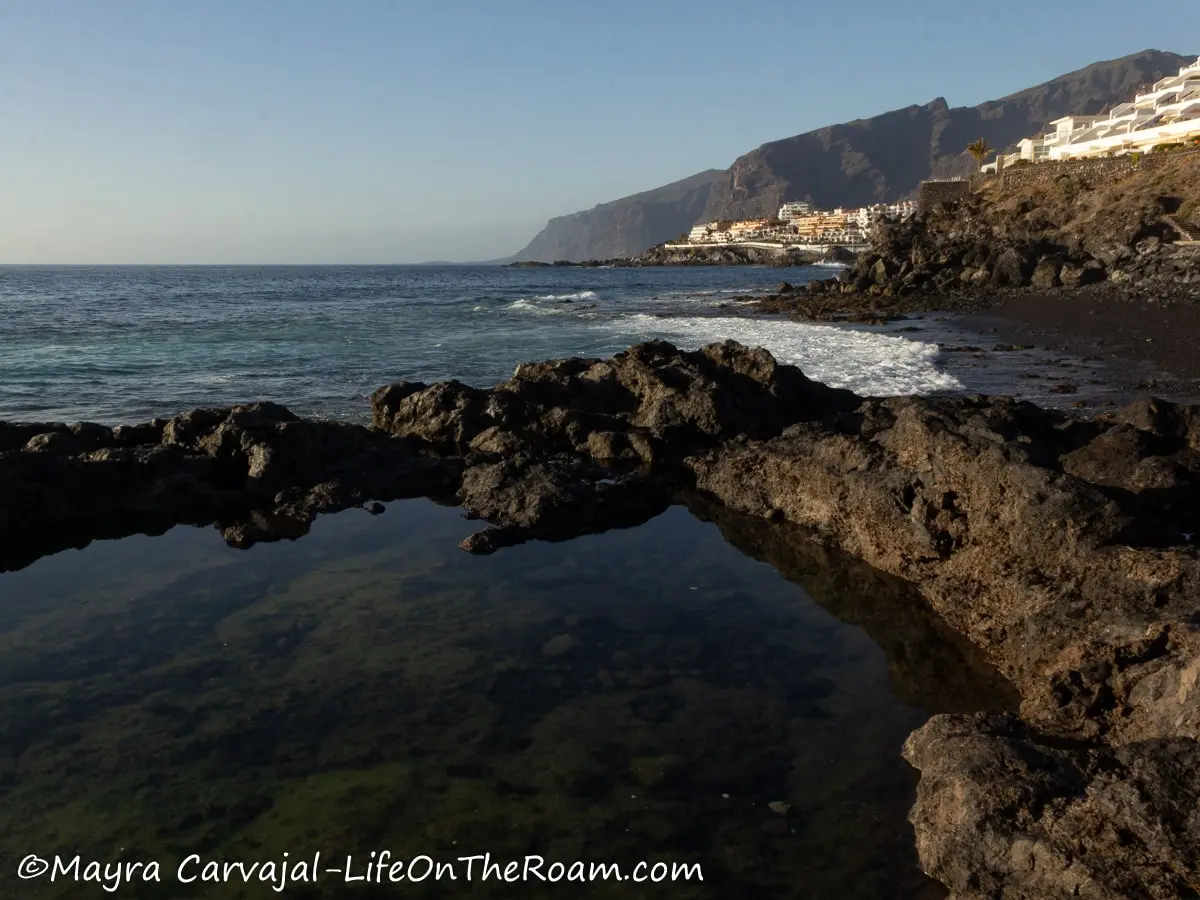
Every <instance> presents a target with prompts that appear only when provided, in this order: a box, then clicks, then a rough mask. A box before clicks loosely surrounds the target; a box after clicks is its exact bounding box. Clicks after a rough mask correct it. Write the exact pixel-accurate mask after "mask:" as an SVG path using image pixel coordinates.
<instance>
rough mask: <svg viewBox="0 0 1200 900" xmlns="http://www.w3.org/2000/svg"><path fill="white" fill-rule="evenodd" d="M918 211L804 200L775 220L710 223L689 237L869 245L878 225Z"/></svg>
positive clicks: (905, 206)
mask: <svg viewBox="0 0 1200 900" xmlns="http://www.w3.org/2000/svg"><path fill="white" fill-rule="evenodd" d="M916 211H917V204H916V202H915V201H909V200H906V201H903V202H900V203H877V204H874V205H872V206H863V207H859V208H856V209H844V208H842V207H838V208H836V209H831V210H822V209H815V208H813V205H812V204H811V203H809V202H807V201H804V200H794V201H791V202H789V203H785V204H783V206H781V207H780V208H779V213H778V215H776V216H774V217H773V218H762V219H743V220H741V221H722V222H708V223H706V224H702V225H697V226H695V227H694V228H693V229H692V230H691V232H690V233H689V234H688V243H691V244H736V243H741V242H747V241H777V242H782V243H787V244H792V245H796V244H800V245H803V244H813V245H830V244H835V245H850V246H857V245H861V244H866V243H868V242H869V235H870V230H871V228H872V226H874V225H875V224H876V223H878V222H887V221H901V220H903V219H906V218H908V217H909V216H911V215H912V214H913V213H915V212H916Z"/></svg>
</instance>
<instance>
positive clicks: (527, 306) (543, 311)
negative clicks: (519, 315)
mask: <svg viewBox="0 0 1200 900" xmlns="http://www.w3.org/2000/svg"><path fill="white" fill-rule="evenodd" d="M508 308H509V309H512V310H516V311H517V312H527V313H533V314H534V315H537V316H555V315H562V314H563V313H565V312H566V311H567V310H566V308H565V307H562V306H541V305H539V304H538V303H537V302H536V301H534V300H514V301H513V302H512V303H510V304H508Z"/></svg>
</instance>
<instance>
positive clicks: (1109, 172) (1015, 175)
mask: <svg viewBox="0 0 1200 900" xmlns="http://www.w3.org/2000/svg"><path fill="white" fill-rule="evenodd" d="M1180 158H1185V159H1192V158H1194V159H1195V160H1196V161H1197V162H1200V150H1180V151H1176V152H1174V153H1148V154H1146V155H1144V156H1141V157H1134V156H1133V155H1131V154H1127V155H1125V156H1113V157H1103V158H1100V159H1065V160H1061V161H1059V162H1041V163H1035V164H1033V165H1028V166H1017V167H1016V168H1008V169H1005V170H1004V171H1003V172H1001V173H1000V174H999V175H982V176H975V177H974V178H972V179H971V186H972V189H973V190H978V189H979V188H980V187H982V186H983V185H985V184H990V183H994V182H995V181H996V179H997V178H999V179H1002V183H1003V184H1005V185H1026V184H1047V183H1049V182H1052V181H1054V180H1055V179H1056V178H1059V177H1061V176H1063V175H1070V176H1071V177H1072V178H1074V179H1076V180H1077V181H1079V182H1080V183H1081V185H1082V186H1084V187H1089V188H1090V187H1096V186H1097V185H1099V184H1104V183H1106V182H1110V181H1117V180H1119V179H1121V178H1124V177H1125V176H1127V175H1132V174H1133V173H1134V172H1136V171H1139V170H1144V169H1157V168H1158V167H1159V166H1163V165H1166V164H1167V163H1169V162H1170V161H1171V160H1176V159H1180ZM934 183H935V184H936V182H934ZM924 186H925V185H924V184H922V185H921V187H922V188H924Z"/></svg>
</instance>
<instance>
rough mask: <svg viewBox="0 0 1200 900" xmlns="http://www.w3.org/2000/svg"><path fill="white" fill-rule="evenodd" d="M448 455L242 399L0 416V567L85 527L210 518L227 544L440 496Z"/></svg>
mask: <svg viewBox="0 0 1200 900" xmlns="http://www.w3.org/2000/svg"><path fill="white" fill-rule="evenodd" d="M460 468H461V463H460V462H459V461H458V460H454V459H433V458H430V457H427V456H423V455H421V453H420V452H419V448H418V447H417V446H416V445H415V444H413V443H412V442H409V441H404V440H402V439H398V438H391V437H389V436H387V435H385V434H382V433H377V432H371V431H369V430H368V429H366V428H363V427H361V426H357V425H348V424H343V423H339V422H313V421H307V420H303V419H300V418H299V417H297V416H295V415H293V414H292V413H291V412H289V411H288V410H287V409H285V408H283V407H282V406H278V405H276V404H273V403H255V404H250V405H247V406H235V407H232V408H230V409H196V410H192V411H191V412H188V413H184V414H183V415H179V416H175V417H173V418H170V419H155V420H154V421H152V422H147V423H145V424H142V425H132V426H117V427H116V428H109V427H107V426H104V425H97V424H90V423H80V424H75V425H64V424H61V423H35V424H12V423H0V543H2V544H3V548H4V549H3V552H2V553H0V571H3V570H5V569H10V568H20V567H21V566H23V565H26V564H28V563H29V562H30V561H32V560H33V559H36V558H38V557H40V556H43V555H45V554H47V553H52V552H56V551H58V550H62V549H65V548H68V547H74V546H83V545H85V544H87V543H88V542H89V541H91V540H94V539H97V538H106V537H119V536H123V535H126V534H132V533H138V532H142V533H148V534H157V533H161V532H163V531H166V530H167V529H168V528H171V527H172V526H174V525H177V524H205V525H206V524H209V523H213V522H216V523H217V524H218V526H219V527H221V528H222V529H223V531H224V532H225V536H226V539H227V540H228V541H229V542H230V543H231V544H233V545H235V546H248V545H249V544H251V543H254V542H255V541H258V540H270V539H274V538H280V537H296V536H298V535H301V534H303V533H305V532H306V531H307V529H308V526H309V523H310V522H311V521H312V519H313V518H314V517H315V516H316V514H317V513H318V512H323V511H331V510H338V509H345V508H348V507H351V506H356V505H358V504H360V503H363V502H364V501H367V500H372V499H374V500H388V499H397V498H400V497H413V496H448V495H452V494H453V490H454V487H455V485H456V484H457V478H458V473H459V470H460Z"/></svg>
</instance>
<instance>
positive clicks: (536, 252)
mask: <svg viewBox="0 0 1200 900" xmlns="http://www.w3.org/2000/svg"><path fill="white" fill-rule="evenodd" d="M1194 59H1195V56H1194V55H1193V56H1181V55H1179V54H1176V53H1168V52H1164V51H1160V50H1144V51H1142V52H1140V53H1135V54H1132V55H1130V56H1125V57H1122V58H1120V59H1115V60H1108V61H1105V62H1098V63H1093V64H1092V65H1090V66H1087V67H1085V68H1083V69H1079V70H1078V71H1075V72H1070V73H1068V74H1066V75H1062V76H1060V77H1058V78H1054V79H1051V80H1050V81H1047V82H1044V83H1042V84H1039V85H1036V86H1034V87H1031V88H1027V89H1025V90H1022V91H1018V92H1016V93H1013V94H1009V95H1008V96H1006V97H1001V98H1000V99H998V100H989V101H987V102H985V103H980V104H978V105H976V106H969V107H951V106H950V105H949V103H948V102H947V101H946V99H945V98H942V97H938V98H936V99H934V100H932V101H930V102H928V103H926V104H923V105H913V106H908V107H904V108H903V109H897V110H891V111H889V112H885V113H882V114H880V115H877V116H872V117H870V118H867V119H857V120H855V121H853V122H846V123H843V124H839V125H830V126H826V127H824V128H818V129H816V130H814V131H809V132H806V133H804V134H799V135H796V136H794V137H790V138H784V139H783V140H779V141H771V142H769V143H766V144H763V145H762V146H761V147H758V148H757V149H755V150H752V151H751V152H749V153H747V154H744V155H743V156H741V157H739V158H738V159H737V160H735V161H734V163H733V165H732V166H730V167H729V169H727V170H725V171H723V172H722V171H717V170H710V171H708V172H701V173H698V174H697V175H693V176H691V177H690V178H686V179H683V180H682V181H677V182H674V183H672V184H669V185H666V186H664V187H661V188H657V189H655V190H651V191H645V192H642V193H640V194H635V195H633V196H631V197H624V198H622V199H620V200H614V201H611V202H609V203H604V204H600V205H599V206H596V207H594V208H593V209H590V210H585V211H582V212H577V213H574V214H572V215H568V216H560V217H558V218H555V219H551V220H550V222H549V223H548V224H547V225H546V227H545V228H544V229H542V231H541V232H540V233H539V234H538V235H537V237H535V238H534V239H533V241H531V242H530V244H529V245H528V246H526V247H525V248H524V249H523V250H521V251H520V252H519V253H517V254H516V255H515V256H514V257H512V259H514V260H542V261H545V262H552V261H554V260H556V259H572V260H584V259H608V258H613V257H623V256H633V255H635V254H637V253H639V252H641V251H643V250H645V249H646V248H648V247H651V246H653V245H655V244H659V243H662V242H663V241H666V240H669V239H671V238H673V237H675V236H677V235H678V234H679V233H680V232H682V231H686V230H687V229H688V228H690V227H691V226H692V225H694V224H695V223H696V222H699V221H709V220H713V219H726V218H730V219H736V218H749V217H754V216H764V215H770V214H771V213H774V212H775V211H776V210H777V209H778V208H779V206H780V204H781V203H783V202H785V201H787V200H811V201H813V202H814V203H817V204H819V205H821V206H857V205H862V204H866V203H875V202H890V201H894V200H898V199H901V198H903V197H906V196H908V195H910V194H912V193H913V192H914V191H915V190H916V188H917V186H918V184H919V183H920V182H921V181H922V180H924V179H926V178H930V177H947V176H953V175H962V174H966V173H968V172H970V171H973V169H974V167H975V163H974V161H973V160H972V159H971V157H970V155H969V154H967V153H966V152H965V150H964V148H965V147H966V145H967V144H968V143H970V142H971V141H973V140H975V139H976V138H979V137H982V138H984V139H985V140H986V141H987V142H988V143H989V144H991V145H992V146H993V147H998V148H1004V147H1008V146H1010V145H1012V144H1013V143H1015V142H1016V141H1019V140H1020V139H1021V138H1024V137H1028V136H1029V135H1031V134H1035V133H1037V132H1038V131H1039V130H1040V129H1042V128H1043V127H1044V126H1045V125H1046V124H1047V123H1048V122H1049V121H1051V120H1053V119H1056V118H1058V117H1060V116H1064V115H1068V114H1071V113H1082V114H1095V113H1099V112H1101V111H1102V110H1103V109H1105V108H1108V107H1111V106H1112V105H1113V104H1115V103H1119V102H1122V101H1125V100H1128V99H1130V98H1131V97H1132V96H1133V94H1134V93H1135V92H1136V91H1137V89H1138V87H1139V86H1141V85H1144V84H1147V83H1149V82H1153V81H1156V80H1157V79H1159V78H1162V77H1164V76H1166V75H1169V74H1173V73H1174V72H1176V71H1178V70H1179V68H1180V67H1181V66H1183V65H1186V64H1187V63H1188V62H1190V61H1192V60H1194Z"/></svg>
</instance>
